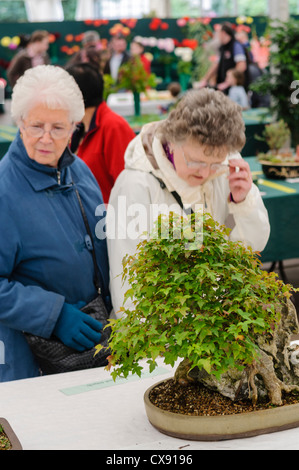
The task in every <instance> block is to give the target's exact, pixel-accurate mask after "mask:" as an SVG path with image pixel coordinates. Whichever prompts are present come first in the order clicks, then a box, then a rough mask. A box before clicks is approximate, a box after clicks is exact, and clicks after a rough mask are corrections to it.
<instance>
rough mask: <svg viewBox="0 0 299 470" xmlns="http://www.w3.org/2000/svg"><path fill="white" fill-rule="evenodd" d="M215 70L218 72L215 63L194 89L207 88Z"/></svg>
mask: <svg viewBox="0 0 299 470" xmlns="http://www.w3.org/2000/svg"><path fill="white" fill-rule="evenodd" d="M217 70H218V62H215V63H214V64H213V65H211V67H210V68H209V70H208V71H207V73H206V74H205V76H204V77H203V78H202V79H201V80H200V81H199V82H198V83H197V86H196V87H197V88H203V87H205V86H207V85H208V83H209V80H211V78H212V77H213V76H214V75H215V74H216V72H217Z"/></svg>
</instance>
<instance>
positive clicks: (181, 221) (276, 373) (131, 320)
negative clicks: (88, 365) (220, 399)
mask: <svg viewBox="0 0 299 470" xmlns="http://www.w3.org/2000/svg"><path fill="white" fill-rule="evenodd" d="M201 229H202V230H201ZM200 232H201V234H202V235H203V243H202V239H201V237H199V236H198V234H200ZM228 234H229V229H227V228H226V227H224V226H219V225H218V224H217V223H216V222H215V221H214V220H213V219H212V217H211V216H210V215H209V214H205V215H203V216H202V215H200V216H199V215H198V214H192V215H190V216H188V217H181V216H179V215H177V214H173V213H171V214H170V216H169V217H166V216H160V217H159V218H158V221H157V224H156V226H155V229H154V231H153V232H152V234H151V237H150V238H149V239H147V240H144V241H142V242H141V243H140V244H139V246H138V251H137V253H136V255H135V256H127V257H125V259H124V261H123V266H124V270H123V277H124V279H125V278H128V280H129V283H130V289H129V290H128V291H127V293H126V298H132V301H133V307H132V308H130V309H129V308H124V307H123V316H122V318H120V319H118V320H112V321H111V323H110V324H111V327H112V335H111V340H110V344H109V347H110V349H111V356H110V358H109V365H108V368H112V371H111V374H112V377H113V378H114V379H116V378H117V377H118V376H123V377H127V376H128V374H129V373H133V374H138V375H140V374H141V371H142V366H141V365H140V361H141V360H146V362H147V363H148V364H149V370H150V371H153V370H154V369H155V367H156V366H157V358H158V357H159V356H162V357H163V358H164V362H165V364H170V365H171V366H174V365H175V363H176V362H177V360H178V359H183V362H182V363H181V364H180V365H179V366H178V368H177V370H176V374H175V379H176V380H178V381H180V382H181V383H188V381H190V380H191V381H194V380H195V381H199V382H201V383H203V384H204V385H205V386H207V387H208V388H211V389H213V390H218V391H219V392H220V393H223V394H225V395H226V396H230V397H231V398H232V399H235V398H236V397H238V398H241V397H242V396H247V397H248V396H250V397H251V399H252V401H253V402H254V403H255V402H256V401H257V400H258V396H262V395H265V393H267V394H268V396H269V399H270V401H271V402H272V403H274V404H281V392H282V390H286V391H288V392H291V391H293V390H299V368H298V369H297V365H292V363H291V361H290V360H289V355H291V354H293V356H292V357H293V358H294V354H296V350H292V347H293V346H292V345H291V344H290V336H291V334H294V333H297V331H298V323H297V316H296V311H295V309H294V307H293V305H292V303H291V302H290V300H289V299H290V296H291V291H292V287H291V286H290V285H287V284H284V283H283V282H282V281H280V280H279V279H278V278H277V275H276V274H275V273H273V272H272V273H268V272H266V271H264V270H262V269H261V266H260V260H259V257H258V254H257V253H254V252H253V251H252V250H251V249H250V248H246V247H245V246H244V245H243V244H242V243H239V242H233V241H230V240H228ZM168 235H169V236H168ZM293 362H294V364H297V362H296V360H294V361H293ZM298 363H299V360H298ZM261 378H262V379H263V380H261ZM240 391H241V392H242V393H241V392H240Z"/></svg>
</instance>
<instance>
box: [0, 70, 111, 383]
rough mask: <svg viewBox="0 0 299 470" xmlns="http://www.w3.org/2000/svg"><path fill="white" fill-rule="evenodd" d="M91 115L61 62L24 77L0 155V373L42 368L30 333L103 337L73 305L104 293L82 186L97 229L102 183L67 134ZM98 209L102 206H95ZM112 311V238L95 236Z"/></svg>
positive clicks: (90, 342)
mask: <svg viewBox="0 0 299 470" xmlns="http://www.w3.org/2000/svg"><path fill="white" fill-rule="evenodd" d="M83 115H84V103H83V98H82V94H81V92H80V90H79V88H78V86H77V84H76V82H75V81H74V79H73V78H72V77H71V76H70V75H69V74H68V73H67V72H66V71H65V70H63V69H62V68H59V67H55V66H50V65H48V66H45V65H42V66H37V67H35V68H32V69H30V70H28V71H27V72H26V73H25V74H24V75H23V76H22V77H21V78H20V79H19V80H18V82H17V84H16V86H15V88H14V91H13V96H12V116H13V118H14V120H15V121H16V123H17V124H18V127H19V132H18V135H17V137H16V139H15V140H14V142H13V143H12V144H11V146H10V148H9V150H8V152H7V154H6V155H5V156H4V158H3V159H2V160H1V162H0V227H1V234H0V345H1V348H0V349H1V351H2V354H1V356H0V381H1V382H3V381H9V380H17V379H22V378H28V377H35V376H38V375H39V368H38V365H37V363H36V361H35V358H34V357H33V355H32V353H31V351H30V349H29V347H28V345H27V342H26V339H25V337H24V335H23V332H24V331H26V332H29V333H33V334H35V335H38V336H42V337H45V338H48V337H50V336H51V335H52V334H54V335H55V336H56V337H58V338H59V339H60V340H61V341H62V342H63V343H64V344H66V345H68V346H70V347H73V348H74V349H76V350H78V351H83V350H85V349H89V348H91V347H93V346H94V345H95V344H97V343H98V342H99V340H100V337H101V324H100V323H99V322H96V321H95V320H93V319H91V321H88V322H86V317H87V318H88V316H87V315H86V314H83V313H82V312H81V311H80V310H79V308H78V307H77V306H76V304H78V303H79V302H84V303H88V302H90V301H91V300H92V299H94V298H95V297H96V296H97V291H96V288H95V286H94V283H93V277H94V265H93V260H92V256H91V252H90V244H89V243H88V238H87V237H86V235H87V234H86V229H85V225H84V222H83V218H82V214H81V212H80V206H79V202H78V199H77V196H76V193H75V189H74V188H75V187H77V189H78V191H79V194H80V196H81V199H82V202H83V205H84V208H85V212H86V215H87V218H88V221H89V225H90V228H91V231H92V233H93V234H94V233H95V226H96V224H97V222H99V221H100V218H99V217H96V215H95V214H96V208H97V206H99V205H101V204H102V203H103V201H102V195H101V191H100V189H99V186H98V184H97V182H96V180H95V178H94V177H93V175H92V173H91V172H90V170H89V169H88V167H87V166H86V165H85V163H84V162H83V161H82V160H81V159H79V158H78V157H76V156H75V155H73V154H72V153H71V152H70V150H69V148H68V142H69V140H70V137H71V135H72V132H73V130H74V127H75V124H76V123H77V122H79V121H80V120H81V119H82V117H83ZM98 212H99V211H98V210H97V213H98ZM94 244H95V250H96V257H97V264H98V267H99V270H100V274H101V279H102V294H103V298H104V301H105V303H106V306H107V309H108V311H110V310H111V305H110V296H109V267H108V258H107V249H106V240H105V237H102V239H99V238H97V237H94Z"/></svg>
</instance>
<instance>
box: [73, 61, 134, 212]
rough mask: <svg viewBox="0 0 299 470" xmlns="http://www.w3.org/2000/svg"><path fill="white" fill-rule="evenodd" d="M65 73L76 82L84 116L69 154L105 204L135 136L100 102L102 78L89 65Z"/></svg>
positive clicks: (125, 124)
mask: <svg viewBox="0 0 299 470" xmlns="http://www.w3.org/2000/svg"><path fill="white" fill-rule="evenodd" d="M67 71H68V72H69V74H70V75H72V76H73V77H74V79H75V81H76V82H77V84H78V86H79V88H80V90H81V92H82V95H83V99H84V105H85V115H84V117H83V119H82V122H81V124H80V125H78V127H77V130H76V131H75V132H74V134H73V138H72V143H71V150H72V151H73V152H74V153H77V155H78V156H79V157H80V158H82V160H83V161H84V162H85V163H86V164H87V165H88V166H89V168H90V169H91V171H92V173H93V174H94V176H95V177H96V179H97V181H98V183H99V186H100V188H101V191H102V194H103V199H104V203H105V204H107V203H108V200H109V196H110V191H111V189H112V187H113V185H114V182H115V180H116V178H117V177H118V175H119V173H120V172H121V171H122V170H123V169H124V154H125V150H126V148H127V146H128V144H129V142H130V141H131V140H132V139H133V138H134V137H135V133H134V131H133V130H132V129H131V127H130V126H129V124H128V123H127V121H126V120H125V119H124V118H123V117H122V116H119V115H118V114H116V113H114V112H113V111H112V110H111V109H110V108H109V107H108V106H107V104H106V103H105V101H103V90H104V82H103V77H102V75H101V74H100V73H99V72H98V71H97V70H96V69H94V68H93V67H92V66H91V65H90V64H76V65H73V66H72V67H69V68H67Z"/></svg>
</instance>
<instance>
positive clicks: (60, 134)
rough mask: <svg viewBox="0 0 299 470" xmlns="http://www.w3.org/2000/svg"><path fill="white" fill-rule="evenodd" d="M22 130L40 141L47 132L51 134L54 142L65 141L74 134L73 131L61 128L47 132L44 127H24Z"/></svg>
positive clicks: (54, 128)
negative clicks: (57, 140)
mask: <svg viewBox="0 0 299 470" xmlns="http://www.w3.org/2000/svg"><path fill="white" fill-rule="evenodd" d="M22 128H23V129H24V130H25V131H26V132H27V133H28V135H30V136H31V137H34V138H36V139H40V138H41V137H43V135H44V134H46V133H47V132H49V134H50V136H51V138H52V139H53V140H56V139H64V138H65V137H67V136H68V135H69V134H71V132H72V129H69V128H66V127H60V126H57V127H53V128H52V129H51V130H50V131H46V130H45V128H44V127H43V126H27V127H25V126H22Z"/></svg>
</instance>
